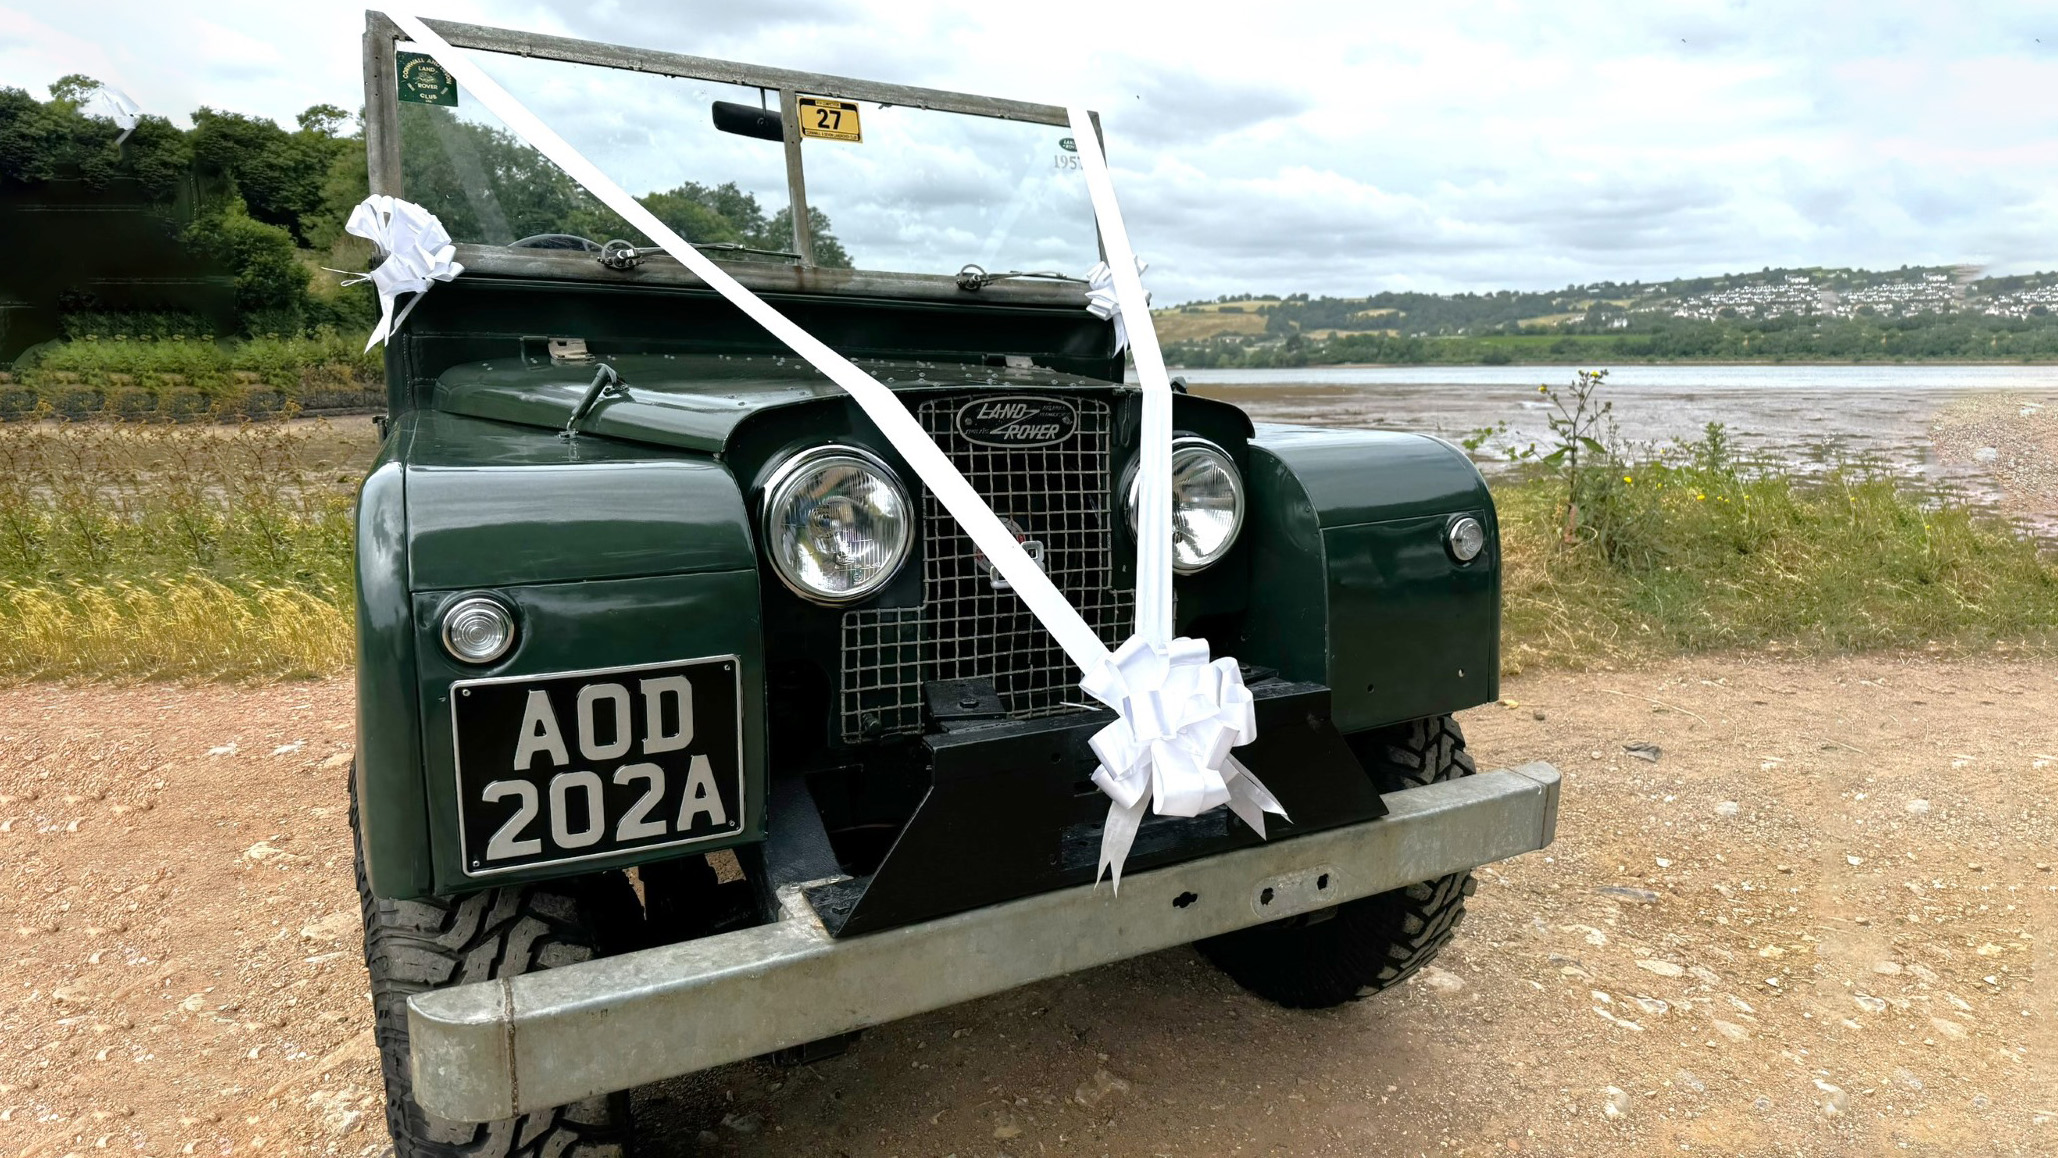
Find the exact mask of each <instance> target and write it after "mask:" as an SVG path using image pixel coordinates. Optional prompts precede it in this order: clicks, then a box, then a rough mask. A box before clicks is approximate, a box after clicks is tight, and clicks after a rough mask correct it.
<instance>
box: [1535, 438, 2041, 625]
mask: <svg viewBox="0 0 2058 1158" xmlns="http://www.w3.org/2000/svg"><path fill="white" fill-rule="evenodd" d="M1617 477H1618V479H1620V480H1621V481H1620V485H1619V486H1617V487H1615V488H1612V489H1611V490H1609V491H1608V492H1607V493H1606V495H1605V496H1604V497H1602V498H1600V499H1598V500H1597V501H1596V502H1595V504H1594V505H1593V506H1592V507H1590V508H1589V511H1588V514H1589V517H1590V518H1592V519H1593V520H1594V521H1595V522H1597V523H1601V524H1603V525H1605V526H1606V527H1607V529H1608V533H1607V534H1606V536H1593V537H1583V538H1580V539H1578V540H1576V541H1574V542H1573V543H1571V544H1569V545H1568V544H1566V543H1565V541H1564V537H1563V524H1562V522H1561V521H1560V513H1561V510H1562V506H1561V503H1562V497H1561V492H1560V491H1559V485H1558V482H1557V480H1555V479H1549V478H1536V479H1531V480H1529V481H1526V482H1521V483H1517V484H1513V485H1506V486H1501V487H1497V488H1495V500H1496V503H1497V505H1498V507H1499V509H1500V513H1501V533H1502V537H1503V544H1504V551H1505V553H1506V555H1507V559H1508V573H1507V583H1506V615H1505V623H1506V629H1507V633H1508V639H1507V649H1506V650H1507V654H1508V655H1509V656H1510V658H1511V659H1513V660H1514V661H1515V662H1516V663H1518V664H1520V663H1525V662H1535V661H1538V660H1553V661H1560V662H1563V661H1572V662H1577V661H1581V660H1589V659H1597V658H1605V657H1617V658H1635V657H1638V656H1643V655H1653V654H1667V653H1673V652H1681V651H1697V650H1708V649H1733V648H1771V649H1777V650H1792V651H1802V652H1811V653H1834V652H1846V651H1858V650H1866V649H1877V648H1922V647H1929V646H1942V647H1949V648H1954V649H1961V650H1966V651H1973V650H1980V649H1985V648H1988V647H1991V646H1995V645H2025V646H2030V647H2035V648H2039V649H2049V648H2051V647H2052V646H2053V645H2054V644H2058V567H2054V566H2053V565H2052V564H2051V562H2050V561H2049V560H2048V559H2047V558H2045V557H2043V556H2041V555H2040V554H2039V551H2038V548H2037V547H2036V545H2035V544H2034V543H2031V542H2029V541H2026V540H2025V539H2023V538H2022V537H2021V536H2020V535H2019V534H2018V533H2017V532H2016V531H2015V530H2014V529H2013V528H2011V527H2009V526H2007V525H2006V524H2005V523H2003V522H2001V521H1999V520H1998V519H1995V518H1992V517H1990V516H1984V515H1981V514H1979V513H1977V512H1974V511H1972V510H1969V509H1966V508H1963V507H1958V506H1952V505H1946V504H1941V503H1937V502H1932V501H1926V500H1925V499H1923V498H1922V497H1920V496H1917V495H1913V494H1910V493H1908V492H1906V491H1904V490H1903V489H1902V488H1901V487H1900V486H1899V485H1898V484H1897V483H1896V481H1895V480H1894V479H1892V478H1891V477H1888V476H1887V475H1885V474H1882V473H1875V472H1872V471H1868V470H1866V469H1864V468H1862V467H1857V466H1852V465H1849V464H1832V465H1831V466H1830V468H1829V469H1828V470H1826V471H1825V472H1824V473H1823V474H1821V475H1819V476H1797V475H1792V474H1788V473H1785V472H1784V471H1782V470H1778V469H1767V470H1762V471H1726V470H1709V469H1707V468H1706V467H1704V466H1702V465H1700V464H1698V463H1691V462H1689V463H1668V462H1642V463H1631V464H1625V465H1624V473H1623V475H1621V476H1617Z"/></svg>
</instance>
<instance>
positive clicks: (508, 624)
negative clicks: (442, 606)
mask: <svg viewBox="0 0 2058 1158" xmlns="http://www.w3.org/2000/svg"><path fill="white" fill-rule="evenodd" d="M514 639H515V625H514V616H512V615H509V614H508V612H507V608H505V607H502V606H501V605H500V604H499V603H496V602H495V601H493V600H491V599H487V598H485V597H484V596H474V597H472V598H470V599H460V600H458V601H457V602H456V603H454V604H452V605H451V607H450V610H448V611H446V612H444V613H443V649H444V650H445V651H448V652H449V653H450V654H451V655H453V656H455V657H457V658H458V659H460V660H463V661H464V662H465V663H492V662H493V661H494V660H496V659H499V658H500V657H501V656H503V655H506V654H507V649H508V648H511V647H513V646H514Z"/></svg>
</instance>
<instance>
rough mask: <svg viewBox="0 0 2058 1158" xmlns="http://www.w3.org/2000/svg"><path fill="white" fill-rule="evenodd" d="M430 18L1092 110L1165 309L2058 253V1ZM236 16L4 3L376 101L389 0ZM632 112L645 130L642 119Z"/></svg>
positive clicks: (69, 44)
mask: <svg viewBox="0 0 2058 1158" xmlns="http://www.w3.org/2000/svg"><path fill="white" fill-rule="evenodd" d="M425 7H426V8H427V10H428V11H430V13H431V14H433V15H439V16H448V17H451V18H456V19H471V20H479V21H481V22H487V23H500V24H506V25H512V26H518V27H530V28H536V29H539V30H543V31H551V32H558V33H564V34H569V35H578V36H586V37H590V38H593V39H599V40H609V41H616V42H629V43H643V44H648V45H651V46H654V47H663V48H670V49H674V50H678V51H684V52H691V53H696V54H701V55H709V56H720V57H729V58H734V59H744V60H753V61H756V62H760V63H765V64H772V65H781V66H786V67H795V68H804V69H812V70H819V71H826V72H834V73H844V74H856V75H864V76H870V77H876V78H879V79H887V80H895V81H902V82H907V83H914V84H923V85H929V86H933V87H942V88H958V89H965V90H969V91H978V92H990V93H993V94H994V95H1000V96H1013V97H1020V98H1023V99H1030V100H1043V101H1049V102H1053V103H1063V102H1067V101H1085V102H1087V103H1091V104H1093V105H1094V106H1095V107H1097V108H1099V109H1101V110H1102V111H1103V114H1104V119H1105V123H1106V126H1107V130H1108V133H1109V138H1110V151H1111V156H1112V158H1113V160H1114V163H1115V166H1116V169H1117V174H1118V183H1119V188H1120V190H1121V194H1122V198H1123V203H1124V205H1125V208H1126V209H1127V211H1128V213H1129V215H1130V217H1131V219H1132V222H1131V224H1132V232H1133V233H1134V234H1135V236H1136V238H1137V243H1138V245H1139V247H1140V248H1141V249H1142V250H1144V252H1145V254H1146V256H1147V257H1149V258H1150V259H1151V260H1152V262H1153V271H1152V285H1153V288H1154V290H1155V291H1156V293H1157V294H1158V298H1159V300H1160V301H1174V300H1179V299H1181V298H1185V297H1193V296H1211V295H1213V294H1215V293H1219V292H1228V291H1236V290H1244V289H1250V290H1266V289H1270V290H1309V291H1313V292H1335V293H1362V292H1366V291H1369V290H1375V289H1380V288H1387V287H1409V288H1430V289H1486V288H1499V287H1507V286H1548V285H1561V284H1565V283H1566V282H1571V281H1587V280H1593V279H1599V278H1620V279H1631V278H1644V279H1650V278H1658V277H1666V276H1672V275H1675V274H1681V273H1696V272H1712V271H1719V270H1730V269H1755V268H1758V267H1759V266H1763V265H1780V264H1863V265H1872V266H1898V265H1900V264H1902V263H1904V262H1918V261H1919V262H1936V261H1975V262H1983V263H1988V264H1989V265H1990V266H1991V267H1993V268H1995V269H1997V270H2004V271H2015V270H2023V269H2029V268H2053V267H2058V193H2054V192H2052V191H2053V190H2054V189H2058V131H2054V130H2058V106H2054V105H2053V104H2052V102H2050V101H2049V100H2048V99H2046V97H2045V94H2047V93H2049V92H2051V91H2053V90H2054V88H2058V15H2053V14H2052V12H2051V10H2050V9H2049V8H2048V7H2045V6H2041V5H2035V4H2029V3H2019V4H2014V5H2005V4H1997V5H1992V6H1984V7H1981V8H1977V9H1970V8H1966V7H1963V6H1956V5H1937V4H1934V3H1929V2H1926V0H1908V2H1903V3H1856V2H1849V0H1841V2H1829V3H1819V4H1812V5H1800V4H1789V5H1779V4H1764V3H1756V2H1751V3H1742V2H1733V3H1732V2H1711V3H1693V4H1686V5H1679V6H1652V5H1645V4H1637V3H1602V2H1600V0H1565V2H1561V3H1557V4H1553V5H1549V6H1513V5H1507V4H1497V3H1487V4H1473V5H1460V6H1443V5H1434V4H1423V3H1420V2H1410V3H1385V4H1368V3H1363V2H1362V0H1360V2H1355V3H1353V2H1349V0H1323V2H1319V3H1314V2H1311V3H1298V4H1271V5H1262V6H1256V7H1252V6H1239V7H1237V8H1235V9H1233V10H1231V11H1233V12H1234V14H1235V15H1234V17H1233V18H1230V19H1224V18H1222V17H1221V16H1220V15H1218V14H1217V13H1216V12H1215V11H1214V10H1212V9H1210V8H1207V7H1203V6H1193V5H1185V6H1177V7H1174V6H1169V5H1162V4H1126V5H1125V4H1113V3H1105V2H1101V3H1083V2H1078V0H1063V2H1059V3H1041V4H1033V5H982V6H978V7H967V6H963V5H958V4H945V3H942V2H940V0H935V2H930V0H923V2H905V0H903V2H895V3H887V2H886V0H854V2H846V3H844V4H838V5H830V6H822V5H817V4H804V3H799V2H797V0H761V2H758V3H752V4H737V3H734V2H733V0H699V2H695V3H690V4H683V5H682V4H674V3H662V2H659V0H643V2H629V0H612V2H609V3H603V4H598V5H595V4H590V3H582V2H575V0H498V2H496V0H453V2H452V3H448V4H443V3H438V4H434V5H428V6H425ZM208 12H209V15H208V16H207V17H206V19H205V21H202V20H198V19H195V18H194V17H193V16H192V15H191V13H190V11H183V10H173V6H169V5H163V4H161V3H157V4H150V3H141V2H138V0H99V2H97V3H90V4H79V5H71V6H56V5H51V6H41V5H39V6H38V7H37V8H36V9H35V10H34V13H33V15H31V14H30V11H29V10H28V9H25V8H19V7H17V8H12V9H10V8H0V83H5V84H16V85H21V86H23V87H27V88H30V89H32V90H35V91H38V92H40V91H41V89H42V88H43V86H45V85H47V84H48V83H49V82H50V81H51V80H53V79H55V78H56V76H58V75H60V74H62V73H65V72H71V71H84V72H88V73H91V74H93V75H96V76H101V77H102V78H103V79H106V80H109V81H110V82H112V83H115V84H117V85H119V86H120V87H121V88H123V89H124V90H126V91H127V92H129V93H130V94H131V95H132V96H134V97H135V98H136V99H137V100H138V101H140V102H141V103H143V105H144V106H145V108H146V109H148V110H151V111H163V112H177V113H180V114H183V113H185V112H187V111H189V110H190V109H192V108H194V107H196V106H198V105H200V104H209V105H213V106H215V107H221V108H231V109H237V110H241V111H249V112H258V113H263V114H265V115H270V116H274V117H278V118H280V119H281V120H282V121H286V122H288V123H290V118H291V116H292V114H294V113H295V112H297V111H299V110H300V109H302V108H304V107H306V106H307V105H310V104H314V103H317V102H321V101H328V102H333V103H337V104H342V105H345V106H347V107H355V106H356V105H357V104H358V102H359V96H358V94H359V91H360V88H359V81H358V71H357V69H358V32H359V30H360V28H361V27H362V16H361V12H362V8H361V6H359V5H357V4H334V3H332V4H310V5H294V4H279V3H276V2H275V0H270V2H265V3H259V2H256V0H222V2H221V3H219V4H216V5H214V6H213V7H211V8H210V9H209V10H208ZM2040 41H2041V42H2040ZM595 123H596V124H598V123H600V122H599V121H598V120H596V121H595ZM617 130H618V132H619V133H620V134H621V135H622V136H623V138H624V139H630V138H633V137H634V136H635V133H636V132H637V131H641V130H637V129H636V128H635V118H634V117H629V118H627V122H626V123H625V124H624V125H620V126H617ZM675 167H676V166H675ZM1000 170H1001V172H1000V173H999V175H996V174H995V173H987V172H981V173H977V174H974V173H970V172H956V173H929V174H927V178H926V179H927V180H928V182H929V184H930V185H931V186H933V187H932V188H931V189H930V190H929V192H930V193H931V194H932V197H930V198H929V199H928V200H926V201H925V200H923V199H921V198H917V197H915V196H914V195H913V194H912V193H910V194H908V196H907V199H906V200H904V201H897V202H895V203H894V204H880V205H863V206H860V205H856V204H855V203H853V202H851V199H852V198H854V197H857V196H861V195H862V194H861V192H859V191H856V190H844V191H839V195H840V196H841V197H842V198H844V199H845V201H846V203H847V204H849V205H850V207H849V208H848V209H845V210H837V211H835V215H836V216H837V220H838V222H839V229H845V228H848V229H852V230H864V229H878V230H889V229H898V230H902V231H905V230H906V228H907V225H906V221H905V218H906V213H905V212H903V210H905V209H907V208H909V207H910V206H913V205H916V204H918V203H923V204H926V203H929V202H930V201H933V200H935V199H937V198H946V199H947V195H964V194H967V193H968V191H969V192H970V193H981V192H983V191H985V190H990V189H995V188H1004V187H1006V181H1007V180H1009V179H1012V178H1011V177H1010V176H1009V175H1010V174H1011V173H1012V172H1013V169H1012V168H1011V167H1010V166H1008V165H1002V166H1000ZM625 175H627V174H625ZM670 176H671V173H670V172H669V171H667V172H666V173H665V175H664V177H663V178H660V177H659V176H658V175H657V174H656V173H655V171H653V175H652V180H658V179H668V178H669V177H670ZM702 176H703V178H712V179H714V180H721V179H724V178H725V177H726V176H727V174H722V173H708V174H704V175H702ZM923 176H924V175H923V174H922V173H920V172H916V171H909V172H903V173H900V174H898V175H897V176H896V178H895V179H894V181H893V182H892V183H891V185H890V186H888V187H887V188H890V189H893V190H900V189H901V188H902V187H903V186H906V185H909V184H910V183H917V182H916V181H915V179H916V178H921V177H923ZM996 182H999V184H996ZM825 192H826V191H825ZM894 196H896V197H898V196H899V194H898V193H895V194H894ZM846 222H847V223H848V225H847V226H846V225H845V223H846ZM974 232H975V233H976V232H977V231H976V230H975V231H974ZM880 236H881V237H882V238H883V237H884V234H881V235H880ZM925 236H929V237H932V238H935V239H941V240H939V241H937V244H940V245H955V244H959V243H961V241H962V238H963V237H964V236H966V235H965V234H964V233H963V232H962V231H960V232H957V233H952V232H950V231H929V232H928V233H927V234H925ZM854 240H857V239H855V238H854ZM881 244H884V242H883V240H882V241H881ZM975 256H976V255H970V254H968V255H966V259H967V260H971V259H972V258H973V257H975Z"/></svg>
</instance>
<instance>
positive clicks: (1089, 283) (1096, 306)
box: [1086, 257, 1150, 354]
mask: <svg viewBox="0 0 2058 1158" xmlns="http://www.w3.org/2000/svg"><path fill="white" fill-rule="evenodd" d="M1149 268H1150V266H1149V265H1148V264H1147V263H1145V261H1144V260H1143V259H1142V258H1140V257H1139V258H1137V259H1136V272H1137V274H1138V275H1139V276H1141V275H1142V273H1143V271H1144V270H1147V269H1149ZM1143 300H1144V304H1145V305H1149V304H1150V297H1149V295H1145V296H1144V299H1143ZM1086 312H1087V313H1089V314H1092V315H1093V316H1094V317H1096V318H1102V319H1106V318H1113V319H1115V353H1117V354H1119V353H1121V352H1122V351H1124V350H1126V349H1128V348H1129V325H1128V323H1126V322H1124V321H1123V320H1122V299H1121V297H1120V296H1119V295H1118V294H1116V292H1115V271H1114V270H1113V269H1112V268H1110V267H1109V265H1108V263H1107V262H1105V261H1101V262H1095V263H1094V266H1093V268H1092V269H1090V270H1087V271H1086Z"/></svg>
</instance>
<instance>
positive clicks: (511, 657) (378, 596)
mask: <svg viewBox="0 0 2058 1158" xmlns="http://www.w3.org/2000/svg"><path fill="white" fill-rule="evenodd" d="M357 575H358V667H357V682H358V768H357V773H356V775H357V782H356V786H357V792H358V806H359V811H360V817H361V823H362V828H363V833H364V842H363V847H364V853H365V867H366V872H367V876H368V879H369V881H370V884H371V887H372V891H373V892H374V893H376V894H377V895H379V896H382V897H388V898H394V899H399V898H406V897H413V896H421V895H424V894H428V893H439V894H447V893H453V892H460V891H463V890H465V889H467V888H477V887H481V886H483V885H484V884H486V883H487V882H486V881H484V880H481V879H474V878H471V877H469V876H467V875H466V873H465V872H464V868H463V865H462V862H461V858H460V856H459V853H458V848H459V840H458V834H457V823H456V816H457V811H456V808H455V795H454V794H455V762H454V755H453V750H452V740H451V730H450V706H449V694H450V685H451V683H452V682H453V681H454V680H459V679H470V678H477V677H492V676H522V675H543V674H549V673H557V672H566V671H583V670H591V669H598V668H612V667H627V666H634V665H640V664H648V663H661V662H670V661H677V660H682V659H692V658H698V657H702V656H710V655H722V656H728V655H734V656H736V657H737V659H738V660H739V662H740V665H741V674H742V687H743V735H742V738H741V743H742V758H743V768H744V814H745V815H744V823H743V827H742V831H741V833H740V834H739V835H738V836H737V838H736V841H737V842H742V841H747V840H755V839H761V838H762V836H763V832H764V815H763V801H764V791H763V786H764V774H765V735H764V727H765V724H764V719H765V711H764V696H763V687H764V670H763V642H762V631H761V622H760V611H759V589H758V571H757V558H756V549H755V546H754V544H753V541H752V538H751V535H750V529H749V525H748V522H747V521H746V517H745V511H744V504H743V496H742V493H741V492H740V490H739V489H738V487H737V484H736V480H735V478H734V477H733V476H732V475H731V474H730V473H729V471H728V469H727V467H725V466H724V465H723V464H721V463H720V462H718V461H716V460H714V459H713V458H709V457H704V456H682V455H681V454H680V453H679V452H677V451H675V450H674V451H659V450H655V449H652V448H646V447H640V446H636V445H634V444H629V443H622V442H616V441H613V440H610V439H604V438H591V437H581V438H578V439H564V438H560V437H558V436H557V435H556V434H555V433H553V432H547V431H539V430H535V429H532V428H522V427H516V426H511V425H506V424H502V423H498V422H491V421H482V420H479V419H474V418H463V417H457V416H453V415H448V414H442V413H439V412H436V411H417V412H415V413H412V414H408V415H405V416H403V417H402V418H401V419H400V420H399V421H397V422H396V423H395V426H394V431H393V434H392V436H391V437H390V438H389V440H388V442H387V447H386V451H385V453H384V454H383V455H382V457H381V459H380V461H379V462H378V464H377V465H376V466H375V467H374V469H373V471H372V473H371V475H370V476H369V477H368V478H367V479H366V481H365V484H364V488H363V491H362V492H361V497H360V500H359V516H358V538H357ZM480 593H490V594H492V595H494V596H496V597H497V598H499V599H500V600H502V601H503V602H504V603H506V604H508V605H509V606H510V607H512V609H513V610H514V612H515V616H516V620H517V622H518V624H519V633H518V636H517V641H516V644H515V647H514V649H513V650H512V651H511V652H509V653H508V654H507V655H506V656H504V657H502V658H501V659H499V660H497V661H495V662H494V663H491V664H486V665H476V666H475V665H470V664H462V663H459V662H457V661H456V660H454V659H452V658H451V657H450V656H449V655H447V654H445V652H444V650H443V647H442V645H441V643H440V642H439V639H438V630H439V625H440V622H441V618H442V612H443V609H444V608H445V607H447V606H448V604H449V603H450V602H451V601H452V600H453V599H455V598H457V597H459V596H461V595H466V594H480ZM711 847H714V846H710V845H701V846H698V847H697V848H696V850H695V851H702V852H704V851H708V850H709V848H711ZM651 856H652V854H651V853H648V852H645V853H642V854H640V855H639V854H637V853H634V852H630V853H625V854H624V855H623V856H622V857H621V858H619V859H618V861H605V862H602V861H596V862H593V863H591V864H586V865H582V866H581V869H580V871H589V870H591V869H593V868H605V867H610V866H611V865H613V864H615V863H621V864H628V863H634V862H635V861H638V860H645V859H650V858H651ZM563 871H564V870H563V869H557V870H555V872H553V870H552V869H550V868H547V867H545V868H539V869H537V870H536V871H535V872H533V873H527V874H524V873H507V874H504V875H500V876H496V877H494V878H493V881H492V883H503V882H507V883H513V882H518V881H521V880H525V879H531V878H533V877H543V876H550V875H557V874H561V873H562V872H563Z"/></svg>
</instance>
